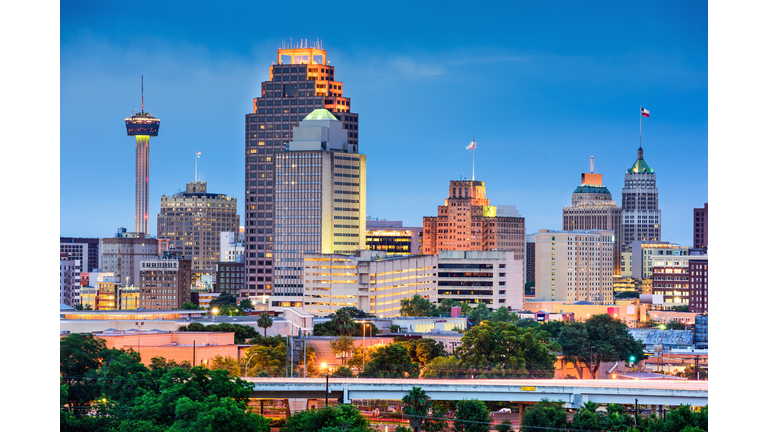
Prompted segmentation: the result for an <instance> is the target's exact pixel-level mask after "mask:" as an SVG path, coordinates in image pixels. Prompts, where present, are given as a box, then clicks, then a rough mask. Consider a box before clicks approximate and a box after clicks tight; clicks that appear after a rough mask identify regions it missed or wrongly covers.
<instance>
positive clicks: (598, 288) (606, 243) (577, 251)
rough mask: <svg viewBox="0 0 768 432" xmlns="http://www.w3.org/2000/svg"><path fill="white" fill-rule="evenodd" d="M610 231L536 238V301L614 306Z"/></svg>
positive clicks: (547, 234) (543, 233) (557, 233)
mask: <svg viewBox="0 0 768 432" xmlns="http://www.w3.org/2000/svg"><path fill="white" fill-rule="evenodd" d="M615 238H616V236H615V234H614V232H613V231H608V230H590V231H554V230H546V229H542V230H539V233H538V234H536V290H535V292H536V295H535V297H536V300H537V301H589V302H592V303H595V304H599V305H605V304H612V303H613V257H614V255H613V251H614V248H615V247H619V246H618V244H617V243H616V242H615Z"/></svg>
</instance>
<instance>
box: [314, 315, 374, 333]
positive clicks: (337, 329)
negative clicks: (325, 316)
mask: <svg viewBox="0 0 768 432" xmlns="http://www.w3.org/2000/svg"><path fill="white" fill-rule="evenodd" d="M330 318H331V319H330V320H329V321H326V322H324V323H320V324H315V328H314V334H315V336H356V337H372V336H376V335H377V334H379V329H378V328H377V327H376V326H375V325H373V323H370V322H356V321H355V320H353V319H352V317H350V316H349V314H347V313H346V312H345V311H342V310H341V309H339V310H338V311H336V312H335V313H333V314H331V315H330Z"/></svg>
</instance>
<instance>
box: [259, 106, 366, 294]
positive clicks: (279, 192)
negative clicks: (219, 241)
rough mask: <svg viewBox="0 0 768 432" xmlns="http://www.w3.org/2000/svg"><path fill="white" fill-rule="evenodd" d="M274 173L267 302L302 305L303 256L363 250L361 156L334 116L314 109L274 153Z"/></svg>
mask: <svg viewBox="0 0 768 432" xmlns="http://www.w3.org/2000/svg"><path fill="white" fill-rule="evenodd" d="M274 174H275V176H274V179H275V180H274V182H275V183H274V196H275V200H274V203H275V204H274V205H275V207H274V249H273V251H274V255H273V258H274V272H273V275H274V283H273V289H272V296H273V297H272V300H271V302H272V305H273V306H301V305H302V304H303V301H304V300H303V288H304V282H303V280H304V266H303V262H304V254H305V253H310V254H317V253H334V254H354V253H355V251H357V250H358V249H365V207H366V196H365V183H366V158H365V155H363V154H358V153H357V145H356V144H351V143H350V142H349V140H348V135H347V134H346V133H344V129H343V124H342V123H341V122H340V121H338V120H337V119H336V118H335V117H334V116H333V114H331V113H330V112H329V111H328V110H325V109H316V110H315V111H312V113H310V114H309V115H308V116H307V117H306V118H305V119H304V120H302V121H301V122H300V123H299V126H298V127H295V128H293V140H292V141H290V143H289V144H288V150H287V151H283V152H279V153H278V154H276V155H275V168H274ZM256 274H257V277H258V274H259V273H256Z"/></svg>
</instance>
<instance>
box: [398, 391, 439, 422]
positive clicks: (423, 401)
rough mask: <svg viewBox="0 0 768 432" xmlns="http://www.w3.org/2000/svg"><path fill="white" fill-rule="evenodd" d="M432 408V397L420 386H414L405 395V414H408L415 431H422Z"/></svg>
mask: <svg viewBox="0 0 768 432" xmlns="http://www.w3.org/2000/svg"><path fill="white" fill-rule="evenodd" d="M430 408H432V403H431V399H430V397H429V396H427V392H425V391H424V390H422V389H421V388H419V387H415V386H414V387H413V388H412V389H410V390H409V391H408V393H406V394H405V396H403V414H405V415H407V416H408V423H409V424H410V425H411V429H413V432H421V427H422V425H423V424H424V422H425V421H426V420H427V415H428V413H429V409H430Z"/></svg>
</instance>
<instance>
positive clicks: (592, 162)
mask: <svg viewBox="0 0 768 432" xmlns="http://www.w3.org/2000/svg"><path fill="white" fill-rule="evenodd" d="M589 172H590V173H594V172H595V157H594V156H590V157H589Z"/></svg>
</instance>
